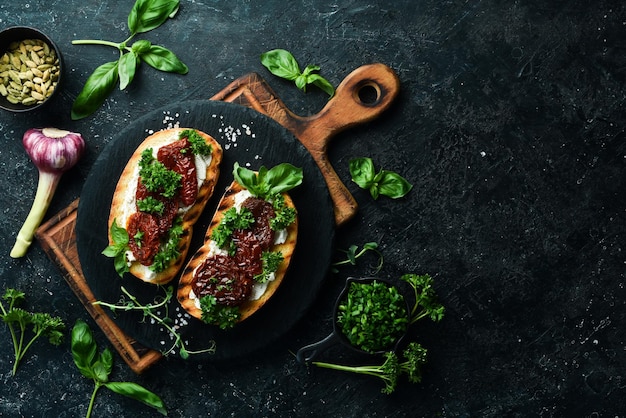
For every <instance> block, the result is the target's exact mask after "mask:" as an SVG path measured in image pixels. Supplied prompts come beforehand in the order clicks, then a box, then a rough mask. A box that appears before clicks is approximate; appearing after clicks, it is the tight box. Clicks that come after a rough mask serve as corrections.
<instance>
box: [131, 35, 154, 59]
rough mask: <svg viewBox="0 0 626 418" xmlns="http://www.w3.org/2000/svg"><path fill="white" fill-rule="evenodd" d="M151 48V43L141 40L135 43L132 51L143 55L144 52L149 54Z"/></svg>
mask: <svg viewBox="0 0 626 418" xmlns="http://www.w3.org/2000/svg"><path fill="white" fill-rule="evenodd" d="M151 46H152V43H151V42H150V41H146V40H145V39H140V40H138V41H135V43H133V46H131V50H132V51H133V52H134V53H135V54H137V55H141V54H143V53H144V52H148V51H149V50H150V47H151Z"/></svg>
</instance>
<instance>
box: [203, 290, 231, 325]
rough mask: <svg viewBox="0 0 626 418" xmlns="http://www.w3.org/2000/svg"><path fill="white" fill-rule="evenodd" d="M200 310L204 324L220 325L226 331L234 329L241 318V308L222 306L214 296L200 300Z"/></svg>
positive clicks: (207, 296)
mask: <svg viewBox="0 0 626 418" xmlns="http://www.w3.org/2000/svg"><path fill="white" fill-rule="evenodd" d="M200 309H201V310H202V317H201V319H202V321H203V322H204V323H206V324H212V325H218V326H219V327H220V328H221V329H224V330H226V329H231V328H233V327H234V326H235V325H236V324H237V321H238V320H239V316H240V313H239V307H237V306H227V305H221V304H219V303H217V299H216V297H215V296H213V295H206V296H203V297H202V298H200Z"/></svg>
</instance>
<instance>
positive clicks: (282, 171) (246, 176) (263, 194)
mask: <svg viewBox="0 0 626 418" xmlns="http://www.w3.org/2000/svg"><path fill="white" fill-rule="evenodd" d="M233 176H234V177H235V180H236V181H237V183H239V184H240V185H242V186H243V187H244V188H246V189H247V190H248V191H249V192H250V193H252V194H253V195H254V196H257V197H260V198H263V199H267V198H268V197H269V196H271V195H273V194H276V193H282V192H286V191H289V190H291V189H293V188H295V187H297V186H299V185H300V184H302V178H303V175H302V169H301V168H297V167H294V166H293V165H291V164H289V163H282V164H279V165H277V166H275V167H273V168H271V169H269V170H268V169H267V168H266V167H265V166H261V167H260V168H259V170H258V173H255V172H254V171H252V170H250V169H247V168H245V167H241V166H240V165H239V164H238V163H235V168H234V169H233Z"/></svg>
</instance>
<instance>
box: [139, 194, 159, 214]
mask: <svg viewBox="0 0 626 418" xmlns="http://www.w3.org/2000/svg"><path fill="white" fill-rule="evenodd" d="M137 209H139V210H140V211H141V212H146V213H155V214H157V215H159V216H161V215H163V211H164V210H165V204H164V203H163V202H162V201H160V200H158V199H155V198H154V197H152V196H148V197H146V198H145V199H139V200H138V201H137Z"/></svg>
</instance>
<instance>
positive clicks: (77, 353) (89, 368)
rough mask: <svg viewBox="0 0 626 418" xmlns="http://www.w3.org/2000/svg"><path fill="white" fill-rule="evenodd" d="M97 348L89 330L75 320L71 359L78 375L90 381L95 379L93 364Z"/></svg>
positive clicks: (79, 321) (83, 323)
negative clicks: (78, 372)
mask: <svg viewBox="0 0 626 418" xmlns="http://www.w3.org/2000/svg"><path fill="white" fill-rule="evenodd" d="M97 350H98V347H97V345H96V343H95V341H94V339H93V335H92V333H91V329H90V328H89V326H88V325H87V324H86V323H85V322H84V321H82V320H80V319H79V320H77V321H76V323H75V325H74V327H73V328H72V358H73V359H74V364H76V367H78V370H79V371H80V373H81V374H82V375H83V376H85V377H87V378H90V379H93V378H94V377H95V373H94V371H93V364H94V362H95V358H96V352H97Z"/></svg>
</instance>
